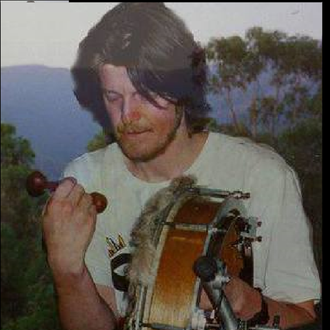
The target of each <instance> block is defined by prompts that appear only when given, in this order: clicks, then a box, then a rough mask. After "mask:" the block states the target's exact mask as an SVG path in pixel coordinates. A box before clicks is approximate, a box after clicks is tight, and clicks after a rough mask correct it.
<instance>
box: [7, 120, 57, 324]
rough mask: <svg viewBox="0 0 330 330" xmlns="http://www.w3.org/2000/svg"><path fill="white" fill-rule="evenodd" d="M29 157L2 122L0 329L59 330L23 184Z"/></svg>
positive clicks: (34, 214) (33, 207) (35, 216)
mask: <svg viewBox="0 0 330 330" xmlns="http://www.w3.org/2000/svg"><path fill="white" fill-rule="evenodd" d="M33 159H34V153H33V151H32V149H31V147H30V144H29V142H28V141H27V140H25V139H23V138H20V137H16V131H15V128H14V127H13V126H11V125H8V124H4V123H1V329H6V330H21V329H22V330H23V329H24V330H37V329H38V330H39V329H45V330H48V329H49V330H56V329H60V328H59V325H58V320H57V313H56V308H55V299H54V295H53V292H52V290H53V289H52V282H51V276H50V273H49V270H48V267H47V263H46V260H45V255H44V253H43V251H42V238H41V225H40V221H39V215H40V212H41V207H42V205H43V204H44V202H45V197H41V198H38V199H32V198H31V197H30V196H28V194H27V193H26V191H25V180H26V177H27V175H28V174H29V173H30V171H31V166H32V165H33Z"/></svg>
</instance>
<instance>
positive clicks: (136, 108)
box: [122, 100, 141, 122]
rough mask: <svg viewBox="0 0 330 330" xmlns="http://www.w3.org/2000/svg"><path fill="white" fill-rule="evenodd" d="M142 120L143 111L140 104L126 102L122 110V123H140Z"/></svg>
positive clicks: (130, 101)
mask: <svg viewBox="0 0 330 330" xmlns="http://www.w3.org/2000/svg"><path fill="white" fill-rule="evenodd" d="M140 118H141V109H140V104H138V102H134V101H132V100H125V101H124V104H123V109H122V121H123V122H131V121H138V120H140Z"/></svg>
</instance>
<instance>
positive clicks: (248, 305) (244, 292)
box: [199, 276, 261, 321]
mask: <svg viewBox="0 0 330 330" xmlns="http://www.w3.org/2000/svg"><path fill="white" fill-rule="evenodd" d="M223 290H224V293H225V295H226V297H227V299H228V302H229V303H230V305H231V307H232V309H233V311H234V313H235V315H236V317H238V318H239V319H241V320H244V321H246V320H248V319H250V318H252V317H253V316H254V315H255V314H256V313H258V312H260V310H261V295H260V293H259V292H258V290H256V289H254V288H252V287H251V286H250V285H248V284H247V283H246V282H244V281H242V280H241V279H239V278H238V277H235V276H232V277H231V279H230V281H229V282H228V283H227V284H226V285H225V286H224V289H223ZM199 307H200V308H202V309H204V310H211V309H213V307H212V305H211V303H210V301H209V299H208V297H207V295H206V293H205V291H204V290H202V294H201V302H200V306H199Z"/></svg>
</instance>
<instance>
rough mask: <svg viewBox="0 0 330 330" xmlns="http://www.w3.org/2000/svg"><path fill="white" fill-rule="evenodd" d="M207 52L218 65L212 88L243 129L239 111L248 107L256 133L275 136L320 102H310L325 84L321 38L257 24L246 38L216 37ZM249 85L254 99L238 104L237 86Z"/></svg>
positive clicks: (250, 98)
mask: <svg viewBox="0 0 330 330" xmlns="http://www.w3.org/2000/svg"><path fill="white" fill-rule="evenodd" d="M206 53H207V56H208V59H209V61H211V63H212V64H213V65H216V67H217V69H218V70H217V71H218V72H217V74H214V75H213V76H212V77H211V80H210V90H211V91H212V92H214V93H220V94H221V95H223V97H224V99H225V100H226V102H227V106H228V109H229V111H230V114H231V117H232V124H233V126H234V127H235V130H236V131H237V132H239V131H240V130H241V125H240V122H241V119H240V118H239V116H238V115H237V114H238V113H241V114H242V113H246V109H247V110H248V112H249V116H248V117H249V123H248V124H249V126H250V127H249V131H250V132H251V134H252V136H253V137H254V138H257V135H258V133H260V132H262V133H269V134H271V135H272V136H273V139H275V138H276V137H277V135H278V134H280V132H281V130H282V129H283V128H287V127H288V125H296V124H299V122H300V121H301V120H304V119H306V118H307V117H311V116H313V115H315V113H313V112H312V111H311V108H312V109H313V110H315V109H316V107H314V106H313V107H310V102H311V99H312V98H313V97H314V96H315V95H318V94H319V93H320V90H321V89H322V87H321V85H322V82H321V80H322V45H321V43H320V42H319V41H317V40H314V39H312V38H310V37H307V36H288V35H287V34H285V33H283V32H280V31H264V30H263V29H262V28H261V27H254V28H251V29H249V30H248V31H247V32H246V34H245V38H244V39H242V38H241V37H238V36H232V37H228V38H220V39H212V40H211V41H210V42H209V43H208V45H207V51H206ZM265 73H267V74H268V75H269V81H268V82H266V84H267V85H268V86H269V87H271V88H268V89H266V90H265V88H263V87H264V86H263V85H264V84H265V81H264V77H265ZM262 77H263V80H262ZM315 87H316V88H315ZM316 89H317V91H316ZM247 90H249V92H250V93H252V95H251V96H249V100H248V102H250V104H249V105H248V106H246V104H244V103H242V104H241V105H238V104H236V103H235V102H234V96H233V92H234V91H236V92H238V91H239V92H246V91H247ZM318 100H319V98H316V99H315V102H318ZM320 111H321V109H320V108H319V113H320Z"/></svg>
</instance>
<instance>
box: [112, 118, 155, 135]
mask: <svg viewBox="0 0 330 330" xmlns="http://www.w3.org/2000/svg"><path fill="white" fill-rule="evenodd" d="M148 130H151V125H150V124H149V122H148V121H147V120H143V119H142V120H140V121H138V122H133V121H131V122H125V123H120V124H119V125H118V126H117V127H116V132H117V134H118V137H120V136H121V135H122V134H124V133H139V132H143V131H148Z"/></svg>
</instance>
